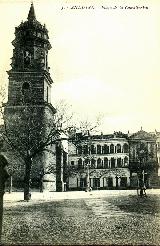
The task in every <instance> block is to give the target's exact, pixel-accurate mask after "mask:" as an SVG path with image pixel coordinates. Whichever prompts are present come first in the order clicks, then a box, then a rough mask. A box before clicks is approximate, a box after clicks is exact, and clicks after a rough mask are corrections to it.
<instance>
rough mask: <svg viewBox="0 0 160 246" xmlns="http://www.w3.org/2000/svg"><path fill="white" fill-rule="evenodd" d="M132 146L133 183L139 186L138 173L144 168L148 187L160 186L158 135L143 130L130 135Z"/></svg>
mask: <svg viewBox="0 0 160 246" xmlns="http://www.w3.org/2000/svg"><path fill="white" fill-rule="evenodd" d="M128 141H129V148H130V157H129V158H130V165H129V168H130V171H131V185H132V187H136V186H137V175H139V174H140V173H141V171H142V170H144V177H143V178H144V182H145V185H146V186H147V187H159V185H160V182H159V175H158V169H159V168H158V166H159V164H158V156H159V151H158V149H157V135H156V134H155V133H148V132H145V131H143V130H142V128H141V130H140V131H138V132H136V133H134V134H132V135H131V136H129V137H128Z"/></svg>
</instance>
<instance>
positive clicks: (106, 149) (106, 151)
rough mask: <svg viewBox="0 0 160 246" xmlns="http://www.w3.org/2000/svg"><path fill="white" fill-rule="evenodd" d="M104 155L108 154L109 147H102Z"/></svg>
mask: <svg viewBox="0 0 160 246" xmlns="http://www.w3.org/2000/svg"><path fill="white" fill-rule="evenodd" d="M104 154H109V146H107V145H106V144H105V145H104Z"/></svg>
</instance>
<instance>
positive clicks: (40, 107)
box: [5, 3, 56, 190]
mask: <svg viewBox="0 0 160 246" xmlns="http://www.w3.org/2000/svg"><path fill="white" fill-rule="evenodd" d="M12 45H13V46H14V49H13V57H12V58H11V60H12V63H11V70H10V71H8V75H9V85H8V102H7V103H6V106H5V118H6V124H7V127H8V129H9V130H10V129H11V128H12V129H15V131H16V128H17V124H18V125H19V129H18V130H19V134H20V135H22V137H23V135H25V134H30V133H31V131H32V135H31V134H30V135H31V137H30V136H29V138H28V139H29V140H27V141H29V144H32V145H33V146H32V148H30V149H29V150H27V151H30V152H31V151H32V150H34V147H36V144H39V142H40V141H42V139H41V137H42V134H41V132H42V131H43V140H44V139H45V138H47V134H48V133H49V130H50V129H49V128H48V125H49V124H48V123H49V122H51V121H53V118H54V114H55V112H56V110H55V108H54V107H53V106H52V105H51V85H52V83H53V81H52V79H51V76H50V73H49V66H48V51H49V50H50V49H51V44H50V42H49V37H48V31H47V29H46V27H45V25H41V24H40V22H38V21H37V19H36V15H35V10H34V6H33V3H32V4H31V7H30V10H29V13H28V18H27V21H25V22H21V24H20V25H19V26H18V27H16V28H15V39H14V40H13V41H12ZM29 110H31V112H32V113H31V114H29V113H27V112H29ZM31 115H32V118H31ZM27 121H28V122H29V121H30V122H31V123H32V128H31V127H30V129H29V131H28V133H27V132H24V126H25V125H26V122H27ZM33 122H34V124H33ZM36 126H37V127H36ZM27 127H28V126H27ZM35 128H36V129H35ZM33 131H34V133H33ZM12 132H13V131H12ZM17 136H18V135H17ZM25 142H26V139H25V138H24V140H20V139H19V136H18V137H17V142H16V145H17V146H19V147H20V150H21V152H22V151H24V152H25V148H26V146H27V143H26V145H25ZM33 143H34V144H33ZM20 145H21V146H20ZM24 145H25V146H24ZM51 148H52V150H51ZM54 148H55V147H54V146H47V148H46V150H45V151H43V152H42V153H40V154H39V156H38V155H37V156H36V157H35V158H34V160H33V162H34V165H32V166H33V167H32V169H33V170H32V172H33V180H35V182H36V180H38V178H39V175H40V173H42V170H43V173H44V176H45V173H47V172H48V171H47V168H48V165H50V166H51V165H56V164H55V159H56V157H55V151H54ZM53 176H54V174H53V175H52V178H49V181H50V182H51V183H52V185H50V186H52V189H53V190H54V189H55V188H54V187H53V186H54V183H56V181H54V178H53ZM52 181H53V182H52ZM37 182H38V181H37ZM51 183H50V184H51ZM45 187H48V186H47V184H45Z"/></svg>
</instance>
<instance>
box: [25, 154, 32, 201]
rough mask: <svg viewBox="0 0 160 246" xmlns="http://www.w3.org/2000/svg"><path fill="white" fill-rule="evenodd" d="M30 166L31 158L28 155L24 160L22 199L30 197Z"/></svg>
mask: <svg viewBox="0 0 160 246" xmlns="http://www.w3.org/2000/svg"><path fill="white" fill-rule="evenodd" d="M31 167H32V159H31V157H30V156H28V157H27V158H26V160H25V177H24V200H25V201H29V200H30V199H31V193H30V182H31V180H30V179H31Z"/></svg>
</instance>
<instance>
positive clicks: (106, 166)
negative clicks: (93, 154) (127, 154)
mask: <svg viewBox="0 0 160 246" xmlns="http://www.w3.org/2000/svg"><path fill="white" fill-rule="evenodd" d="M104 168H108V158H107V157H105V158H104Z"/></svg>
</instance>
